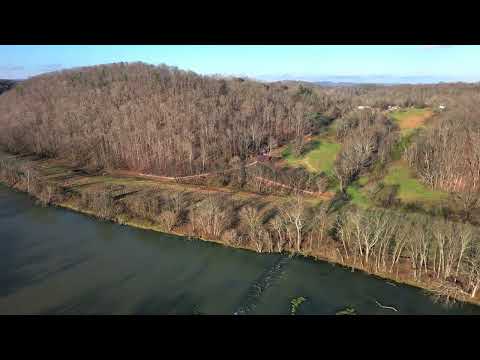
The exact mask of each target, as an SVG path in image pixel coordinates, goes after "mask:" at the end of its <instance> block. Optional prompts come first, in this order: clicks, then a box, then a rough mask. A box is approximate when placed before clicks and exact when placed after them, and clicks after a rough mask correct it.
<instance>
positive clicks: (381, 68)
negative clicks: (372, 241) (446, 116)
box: [0, 45, 480, 82]
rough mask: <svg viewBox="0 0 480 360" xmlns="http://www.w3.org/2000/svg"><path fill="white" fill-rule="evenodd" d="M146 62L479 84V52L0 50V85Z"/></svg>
mask: <svg viewBox="0 0 480 360" xmlns="http://www.w3.org/2000/svg"><path fill="white" fill-rule="evenodd" d="M120 61H124V62H133V61H143V62H146V63H150V64H161V63H165V64H167V65H172V66H177V67H179V68H181V69H185V70H193V71H195V72H197V73H200V74H221V75H240V76H248V77H252V78H258V79H263V80H278V79H285V78H291V79H300V80H310V81H321V80H333V81H355V82H356V81H376V82H436V81H480V68H479V66H478V64H480V46H473V45H463V46H433V45H432V46H428V45H427V46H420V45H392V46H387V45H355V46H353V45H349V46H345V45H328V46H327V45H325V46H313V45H305V46H303V45H302V46H295V45H293V46H270V45H265V46H258V45H255V46H243V45H242V46H239V45H228V46H217V45H209V46H202V45H192V46H190V45H188V46H187V45H168V46H167V45H155V46H154V45H149V46H136V45H128V46H104V45H95V46H84V45H75V46H70V45H65V46H41V45H35V46H26V45H19V46H7V45H4V46H0V78H10V79H11V78H26V77H29V76H32V75H36V74H40V73H44V72H49V71H53V70H58V69H66V68H71V67H78V66H87V65H96V64H105V63H112V62H120Z"/></svg>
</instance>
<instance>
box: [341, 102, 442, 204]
mask: <svg viewBox="0 0 480 360" xmlns="http://www.w3.org/2000/svg"><path fill="white" fill-rule="evenodd" d="M390 116H391V117H392V118H393V120H394V121H395V122H396V123H397V124H398V125H399V128H400V134H401V139H400V141H399V143H398V144H397V146H396V148H394V151H393V160H394V161H393V162H392V163H390V164H388V166H387V169H386V171H385V176H383V178H382V179H380V181H382V182H383V183H384V184H385V185H397V186H398V193H397V197H398V199H400V200H401V201H402V203H405V204H409V203H416V204H419V205H423V206H426V207H431V206H435V205H439V204H440V203H442V202H443V201H444V200H445V199H446V198H447V197H448V193H446V192H442V191H436V190H432V189H429V188H428V187H427V186H425V185H424V184H422V183H421V182H420V181H419V180H418V179H417V178H416V176H415V173H414V172H413V171H412V170H411V169H410V168H409V166H408V164H407V163H406V162H405V161H403V160H401V156H402V153H403V151H404V149H405V148H406V147H408V146H409V145H410V143H411V141H412V138H413V137H414V136H415V135H416V134H417V133H418V132H419V131H421V129H422V128H424V127H425V122H426V120H427V119H428V118H430V117H431V116H432V112H431V110H430V109H404V110H399V111H396V112H392V113H391V114H390ZM367 183H370V184H372V183H373V181H372V180H371V176H370V174H369V175H364V176H362V177H360V179H358V180H356V181H355V182H353V183H352V184H351V185H350V186H349V187H348V188H347V194H348V195H349V196H350V198H351V202H352V203H353V204H355V205H358V206H360V207H370V206H373V202H372V201H371V199H370V198H369V196H368V195H367V190H366V187H365V185H366V184H367Z"/></svg>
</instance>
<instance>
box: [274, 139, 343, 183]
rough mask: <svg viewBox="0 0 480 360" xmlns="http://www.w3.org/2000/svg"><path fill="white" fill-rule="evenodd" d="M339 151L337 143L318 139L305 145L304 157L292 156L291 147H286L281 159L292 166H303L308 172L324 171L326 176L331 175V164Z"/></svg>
mask: <svg viewBox="0 0 480 360" xmlns="http://www.w3.org/2000/svg"><path fill="white" fill-rule="evenodd" d="M339 151H340V144H339V143H336V142H334V141H332V140H327V139H324V138H320V139H315V140H312V141H311V142H310V143H308V144H307V151H306V153H305V154H304V155H302V156H300V157H296V156H294V155H293V153H292V150H291V146H288V148H287V149H285V150H284V151H283V153H282V157H283V158H284V159H285V160H286V161H287V163H288V164H290V165H292V166H303V167H305V168H306V169H307V170H308V171H310V172H321V171H324V172H325V173H327V174H328V175H332V169H333V163H334V162H335V158H336V157H337V154H338V152H339Z"/></svg>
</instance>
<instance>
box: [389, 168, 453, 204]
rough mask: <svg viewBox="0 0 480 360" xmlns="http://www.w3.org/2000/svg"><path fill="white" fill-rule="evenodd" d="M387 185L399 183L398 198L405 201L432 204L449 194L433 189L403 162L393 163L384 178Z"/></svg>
mask: <svg viewBox="0 0 480 360" xmlns="http://www.w3.org/2000/svg"><path fill="white" fill-rule="evenodd" d="M384 183H385V184H386V185H395V184H397V185H399V189H398V198H399V199H401V200H402V201H403V202H406V203H409V202H410V203H411V202H421V203H428V204H432V203H435V202H438V201H441V200H443V199H445V198H446V197H447V196H448V194H447V193H445V192H442V191H436V190H431V189H429V188H428V187H427V186H425V185H424V184H422V183H421V182H420V181H419V180H418V179H416V178H415V177H414V176H413V172H412V171H411V170H410V169H409V168H408V166H407V165H406V164H404V163H403V162H397V163H394V164H392V165H391V166H390V167H389V169H388V172H387V175H386V176H385V178H384Z"/></svg>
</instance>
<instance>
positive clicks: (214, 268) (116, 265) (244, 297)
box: [0, 184, 480, 315]
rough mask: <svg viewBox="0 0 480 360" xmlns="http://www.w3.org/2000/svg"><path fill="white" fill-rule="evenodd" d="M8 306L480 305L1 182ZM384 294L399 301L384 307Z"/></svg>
mask: <svg viewBox="0 0 480 360" xmlns="http://www.w3.org/2000/svg"><path fill="white" fill-rule="evenodd" d="M0 257H1V260H0V314H234V313H236V314H289V313H290V308H291V300H292V299H294V298H297V297H304V298H306V301H305V302H304V303H302V304H301V305H300V306H299V307H298V310H297V314H299V315H301V314H335V313H336V312H338V311H340V310H343V309H345V308H346V307H351V308H353V309H355V311H356V312H357V313H358V314H391V315H397V314H480V307H477V306H474V305H469V304H463V305H455V306H454V307H451V308H446V307H444V306H443V305H440V304H435V303H433V302H432V301H431V299H430V298H429V297H428V296H427V295H426V294H425V293H424V292H423V291H422V290H419V289H416V288H414V287H410V286H402V285H396V286H395V285H393V284H392V283H388V282H387V281H384V280H382V279H378V278H375V277H373V276H369V275H366V274H363V273H361V272H358V271H356V272H353V273H352V272H351V271H350V270H349V269H344V268H342V267H340V266H334V265H332V264H328V263H323V262H317V261H313V260H309V259H305V258H303V257H299V256H296V257H288V256H284V255H279V254H256V253H254V252H250V251H245V250H237V249H230V248H226V247H223V246H220V245H216V244H212V243H208V242H205V241H201V240H188V239H187V238H182V237H179V236H173V235H167V234H161V233H157V232H153V231H146V230H140V229H135V228H131V227H127V226H122V225H117V224H113V223H109V222H102V221H98V220H95V219H92V218H90V217H88V216H85V215H82V214H78V213H75V212H72V211H68V210H64V209H61V208H54V207H48V208H42V207H40V206H37V205H35V202H34V200H32V199H31V198H30V197H29V196H28V195H26V194H23V193H18V192H15V191H13V190H11V189H9V188H7V187H5V186H3V185H1V184H0ZM376 302H379V303H380V304H382V305H385V306H392V307H395V308H396V309H398V312H395V311H393V310H390V309H382V308H380V307H379V306H378V305H377V303H376Z"/></svg>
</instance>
